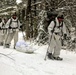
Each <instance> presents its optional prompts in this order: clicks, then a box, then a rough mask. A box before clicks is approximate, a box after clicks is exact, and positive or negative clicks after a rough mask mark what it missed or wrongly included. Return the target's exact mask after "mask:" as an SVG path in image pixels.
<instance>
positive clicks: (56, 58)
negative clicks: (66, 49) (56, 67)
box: [54, 57, 63, 61]
mask: <svg viewBox="0 0 76 75" xmlns="http://www.w3.org/2000/svg"><path fill="white" fill-rule="evenodd" d="M54 59H55V60H60V61H62V60H63V58H61V57H54Z"/></svg>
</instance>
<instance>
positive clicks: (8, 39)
mask: <svg viewBox="0 0 76 75" xmlns="http://www.w3.org/2000/svg"><path fill="white" fill-rule="evenodd" d="M12 39H14V46H15V45H16V43H17V41H18V31H13V32H12V33H8V34H7V35H6V38H5V44H10V43H11V41H12Z"/></svg>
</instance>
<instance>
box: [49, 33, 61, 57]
mask: <svg viewBox="0 0 76 75" xmlns="http://www.w3.org/2000/svg"><path fill="white" fill-rule="evenodd" d="M60 50H61V41H60V36H59V35H56V34H53V35H52V38H51V37H49V49H48V52H49V53H52V54H53V56H54V57H58V56H59V55H60Z"/></svg>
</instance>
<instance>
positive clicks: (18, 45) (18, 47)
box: [15, 40, 36, 53]
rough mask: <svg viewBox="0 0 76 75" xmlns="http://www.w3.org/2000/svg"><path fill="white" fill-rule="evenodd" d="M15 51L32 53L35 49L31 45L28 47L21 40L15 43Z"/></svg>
mask: <svg viewBox="0 0 76 75" xmlns="http://www.w3.org/2000/svg"><path fill="white" fill-rule="evenodd" d="M15 48H16V50H18V51H20V52H24V53H25V52H26V53H33V52H34V51H35V50H36V49H35V48H33V46H32V45H28V44H27V43H26V42H25V41H23V40H21V41H18V42H17V43H16V47H15Z"/></svg>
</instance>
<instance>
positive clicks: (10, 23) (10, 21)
mask: <svg viewBox="0 0 76 75" xmlns="http://www.w3.org/2000/svg"><path fill="white" fill-rule="evenodd" d="M11 23H12V19H10V23H9V27H10V25H11Z"/></svg>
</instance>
